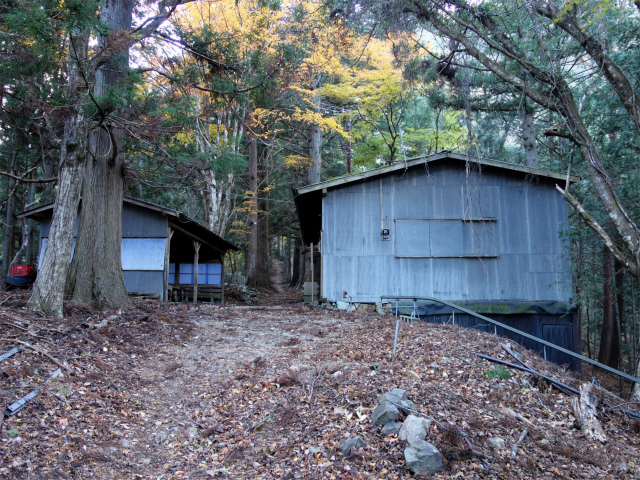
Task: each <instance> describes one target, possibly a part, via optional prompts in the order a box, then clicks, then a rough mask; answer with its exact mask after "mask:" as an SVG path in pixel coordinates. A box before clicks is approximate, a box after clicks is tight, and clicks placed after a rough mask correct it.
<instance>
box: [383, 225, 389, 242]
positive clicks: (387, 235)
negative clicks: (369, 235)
mask: <svg viewBox="0 0 640 480" xmlns="http://www.w3.org/2000/svg"><path fill="white" fill-rule="evenodd" d="M382 240H389V229H388V228H383V229H382Z"/></svg>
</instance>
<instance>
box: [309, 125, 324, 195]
mask: <svg viewBox="0 0 640 480" xmlns="http://www.w3.org/2000/svg"><path fill="white" fill-rule="evenodd" d="M309 158H310V159H311V165H310V166H309V175H308V179H309V183H310V184H311V183H318V182H319V181H320V172H321V169H322V128H320V126H319V125H311V128H309Z"/></svg>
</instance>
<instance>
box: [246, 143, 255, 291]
mask: <svg viewBox="0 0 640 480" xmlns="http://www.w3.org/2000/svg"><path fill="white" fill-rule="evenodd" d="M249 195H250V197H251V198H250V199H249V236H248V242H247V257H246V263H245V264H246V274H247V285H249V286H252V285H254V284H256V281H257V267H258V200H257V196H258V141H257V139H256V136H255V135H254V134H253V133H251V132H249Z"/></svg>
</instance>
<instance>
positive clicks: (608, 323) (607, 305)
mask: <svg viewBox="0 0 640 480" xmlns="http://www.w3.org/2000/svg"><path fill="white" fill-rule="evenodd" d="M602 276H603V281H604V283H603V285H604V286H603V292H602V293H603V294H602V297H603V298H602V301H603V309H602V310H603V311H602V330H601V333H600V351H599V352H598V361H599V362H600V363H604V364H605V365H608V366H609V367H613V368H618V364H619V362H620V331H619V329H618V322H617V320H616V317H615V315H614V309H613V285H612V283H613V275H612V272H611V254H610V252H609V249H608V248H607V247H606V246H605V247H604V248H603V251H602Z"/></svg>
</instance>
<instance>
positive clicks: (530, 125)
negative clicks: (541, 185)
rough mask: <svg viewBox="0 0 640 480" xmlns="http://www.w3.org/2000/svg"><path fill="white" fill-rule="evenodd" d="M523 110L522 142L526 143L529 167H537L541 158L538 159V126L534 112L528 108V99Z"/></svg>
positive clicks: (526, 156) (525, 149)
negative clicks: (536, 125)
mask: <svg viewBox="0 0 640 480" xmlns="http://www.w3.org/2000/svg"><path fill="white" fill-rule="evenodd" d="M523 104H524V105H523V112H522V143H523V145H524V153H525V158H526V162H527V167H534V168H537V167H538V164H539V163H540V160H539V159H538V145H537V140H536V127H535V123H534V118H533V112H532V111H530V110H529V109H528V108H527V100H526V99H525V100H524V101H523Z"/></svg>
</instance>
